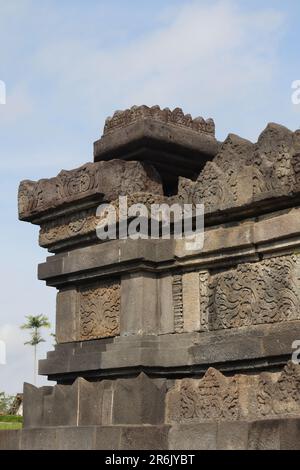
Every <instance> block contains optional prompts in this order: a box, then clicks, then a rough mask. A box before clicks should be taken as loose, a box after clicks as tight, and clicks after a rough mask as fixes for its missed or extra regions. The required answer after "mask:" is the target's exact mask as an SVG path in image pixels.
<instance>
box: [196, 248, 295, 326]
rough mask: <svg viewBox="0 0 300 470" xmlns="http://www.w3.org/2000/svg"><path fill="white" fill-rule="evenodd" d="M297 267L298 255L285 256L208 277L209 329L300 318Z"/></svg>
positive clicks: (247, 264) (243, 265) (246, 264)
mask: <svg viewBox="0 0 300 470" xmlns="http://www.w3.org/2000/svg"><path fill="white" fill-rule="evenodd" d="M299 267H300V257H299V256H298V255H288V256H281V257H278V258H270V259H266V260H263V261H261V262H257V263H245V264H241V265H238V266H237V268H236V269H231V270H228V271H225V272H222V273H218V274H215V275H213V276H210V279H209V283H208V291H209V303H208V329H209V330H219V329H223V328H238V327H243V326H249V325H258V324H262V323H275V322H284V321H292V320H298V319H300V282H299V281H300V269H299ZM203 301H204V302H205V303H206V302H207V301H206V300H205V299H204V300H203Z"/></svg>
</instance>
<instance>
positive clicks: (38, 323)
mask: <svg viewBox="0 0 300 470" xmlns="http://www.w3.org/2000/svg"><path fill="white" fill-rule="evenodd" d="M26 318H27V322H26V323H24V325H22V326H21V329H22V330H31V333H30V334H31V339H30V341H26V343H24V344H25V345H27V344H28V345H29V346H33V348H34V385H36V378H37V356H36V352H37V346H38V344H40V343H43V342H45V340H44V338H42V336H41V333H40V329H41V328H51V324H50V322H49V320H48V317H46V316H45V315H36V316H34V315H27V316H26Z"/></svg>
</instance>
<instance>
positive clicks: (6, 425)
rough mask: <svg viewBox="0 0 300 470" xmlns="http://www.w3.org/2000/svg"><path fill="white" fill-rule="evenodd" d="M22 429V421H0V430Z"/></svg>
mask: <svg viewBox="0 0 300 470" xmlns="http://www.w3.org/2000/svg"><path fill="white" fill-rule="evenodd" d="M0 418H1V417H0ZM3 429H4V430H8V429H22V423H2V422H1V421H0V430H3Z"/></svg>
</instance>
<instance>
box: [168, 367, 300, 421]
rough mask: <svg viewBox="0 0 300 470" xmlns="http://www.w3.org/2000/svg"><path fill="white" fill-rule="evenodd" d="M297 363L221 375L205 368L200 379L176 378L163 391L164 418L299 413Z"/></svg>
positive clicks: (214, 418)
mask: <svg viewBox="0 0 300 470" xmlns="http://www.w3.org/2000/svg"><path fill="white" fill-rule="evenodd" d="M299 413H300V366H299V365H296V364H293V363H292V362H288V363H287V365H286V366H285V367H284V369H283V370H282V372H262V373H260V374H257V375H252V374H250V375H241V374H236V375H234V376H230V377H225V376H224V375H223V374H222V373H221V372H219V371H218V370H216V369H214V368H209V369H208V370H207V372H206V374H205V375H204V377H203V378H201V379H190V378H189V379H179V380H177V381H176V382H175V386H174V387H173V388H171V389H170V390H169V392H168V394H167V422H203V421H214V422H215V421H235V420H239V419H271V418H274V416H276V417H288V416H299Z"/></svg>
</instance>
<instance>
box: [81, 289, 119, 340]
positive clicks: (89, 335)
mask: <svg viewBox="0 0 300 470" xmlns="http://www.w3.org/2000/svg"><path fill="white" fill-rule="evenodd" d="M79 315H80V340H89V339H95V338H105V337H110V336H117V335H118V334H119V333H120V282H119V281H102V282H101V283H100V284H95V285H93V286H89V287H86V288H81V289H80V292H79Z"/></svg>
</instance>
